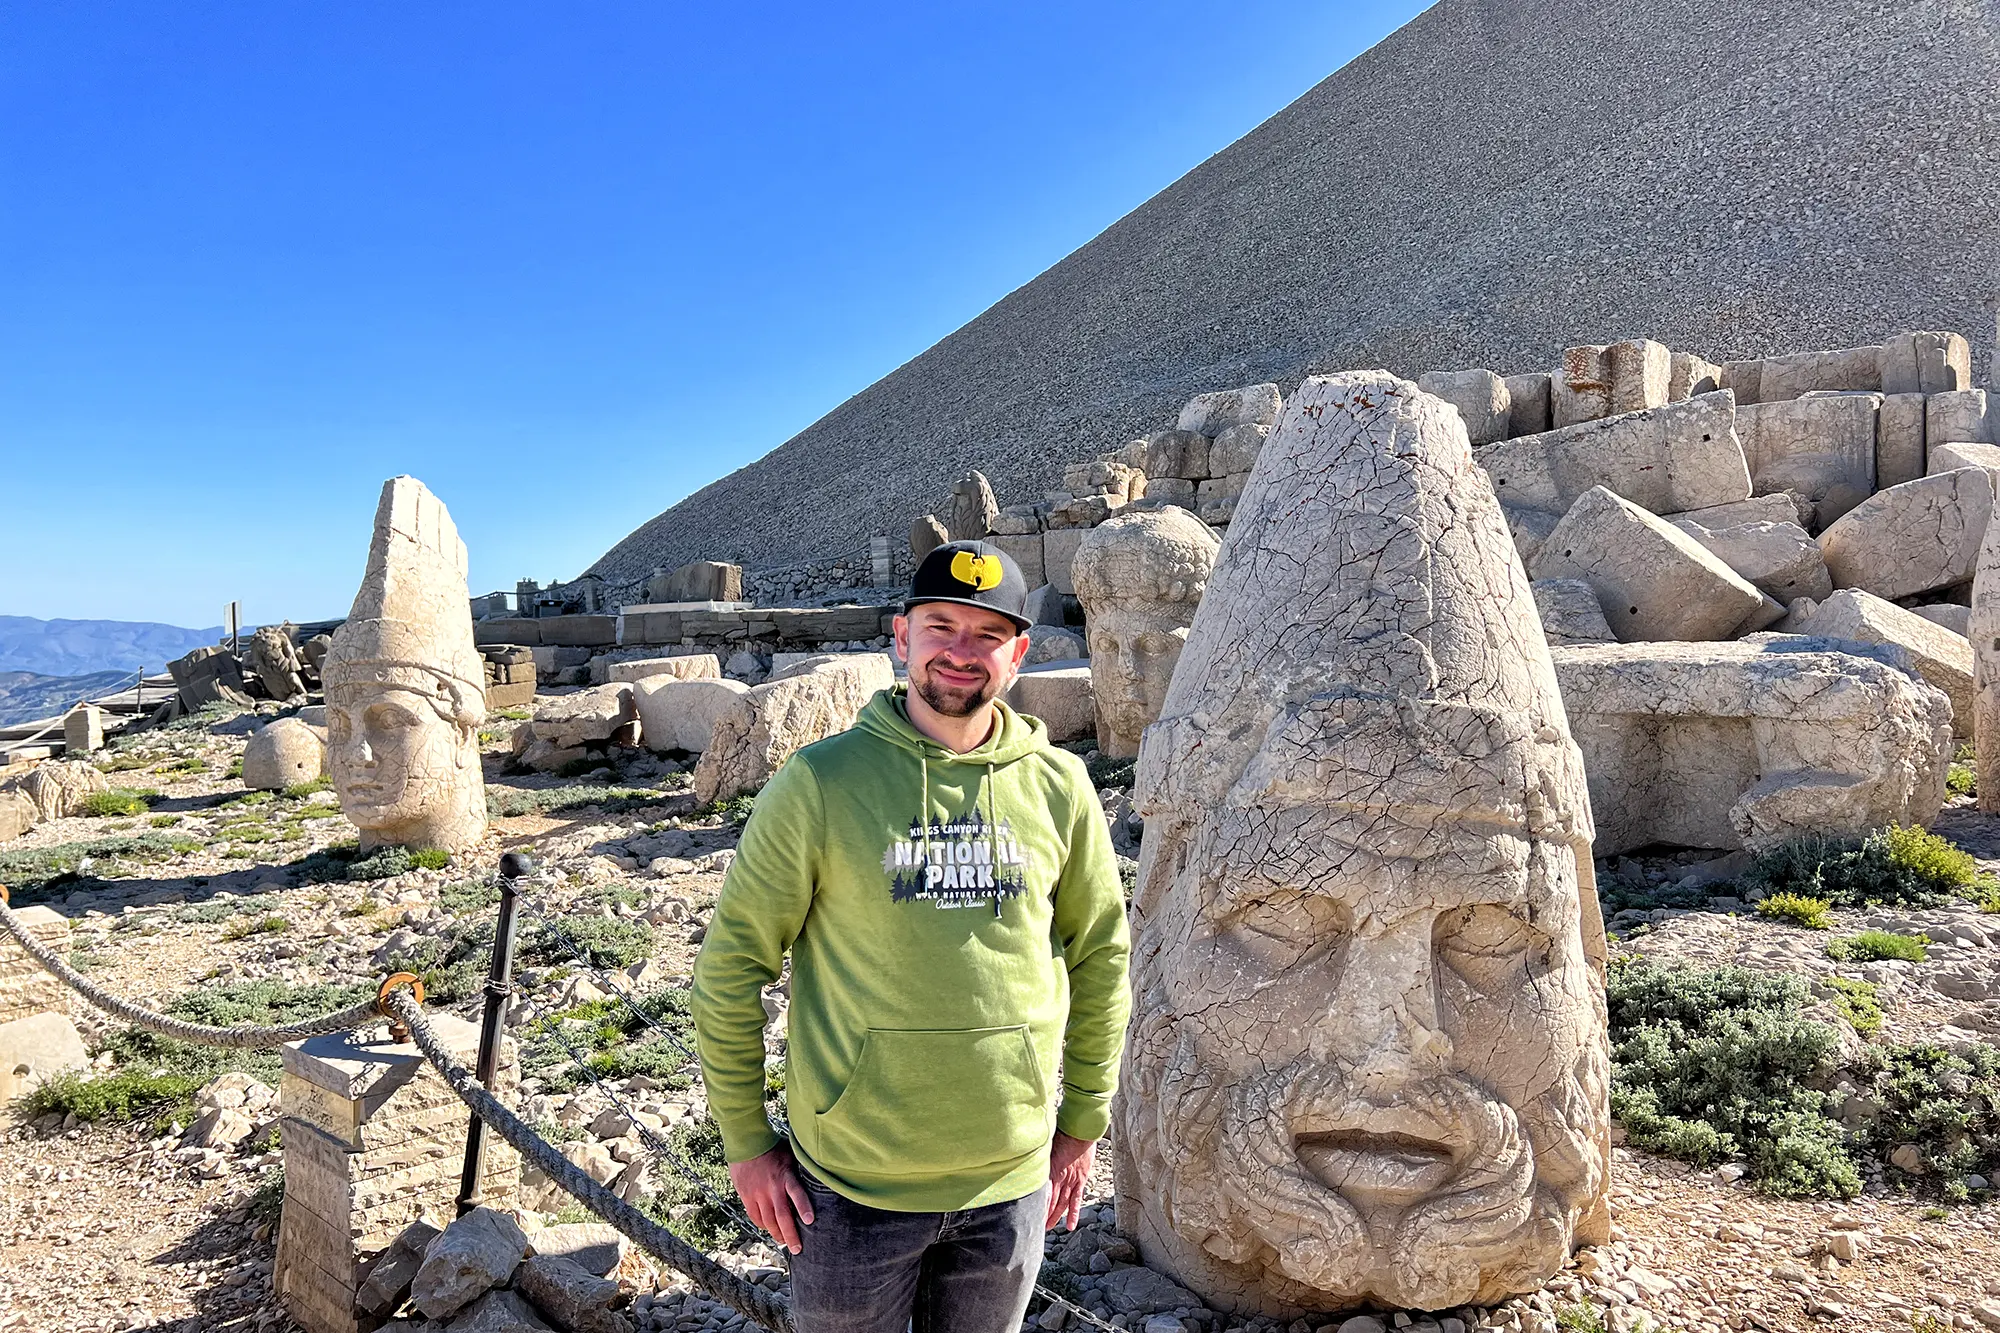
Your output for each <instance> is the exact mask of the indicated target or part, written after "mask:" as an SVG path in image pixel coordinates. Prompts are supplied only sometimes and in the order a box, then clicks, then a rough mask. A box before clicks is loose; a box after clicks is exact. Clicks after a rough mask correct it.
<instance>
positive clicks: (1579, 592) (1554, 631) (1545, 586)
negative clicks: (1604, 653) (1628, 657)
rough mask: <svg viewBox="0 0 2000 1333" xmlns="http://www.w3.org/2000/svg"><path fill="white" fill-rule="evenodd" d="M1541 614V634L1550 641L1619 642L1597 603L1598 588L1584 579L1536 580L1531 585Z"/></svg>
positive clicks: (1557, 642) (1554, 642) (1536, 608)
mask: <svg viewBox="0 0 2000 1333" xmlns="http://www.w3.org/2000/svg"><path fill="white" fill-rule="evenodd" d="M1528 586H1529V588H1530V589H1531V590H1532V591H1533V592H1534V594H1535V610H1536V611H1538V612H1540V613H1541V617H1542V633H1543V635H1544V636H1545V637H1546V638H1547V639H1548V641H1549V642H1550V643H1551V644H1562V643H1616V642H1617V641H1618V636H1617V635H1616V634H1613V633H1612V632H1611V625H1610V622H1608V621H1607V620H1605V618H1604V608H1603V607H1602V606H1600V605H1599V604H1598V601H1597V591H1596V589H1594V588H1592V587H1591V586H1590V584H1588V583H1586V582H1585V581H1584V580H1582V579H1537V580H1536V581H1535V582H1534V583H1531V584H1530V585H1528Z"/></svg>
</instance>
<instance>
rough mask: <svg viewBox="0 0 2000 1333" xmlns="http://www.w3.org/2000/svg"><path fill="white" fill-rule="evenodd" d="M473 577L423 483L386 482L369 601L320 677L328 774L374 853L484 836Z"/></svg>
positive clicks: (482, 673)
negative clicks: (469, 585)
mask: <svg viewBox="0 0 2000 1333" xmlns="http://www.w3.org/2000/svg"><path fill="white" fill-rule="evenodd" d="M465 576H466V553H465V543H464V542H462V541H460V540H459V537H458V529H457V528H456V527H455V526H454V525H453V523H452V521H451V515H450V514H449V513H447V512H446V511H445V507H444V504H443V503H442V502H441V501H439V500H438V498H437V497H436V496H434V495H432V494H431V493H430V491H428V490H427V489H425V487H424V484H423V483H422V482H420V481H418V480H417V479H416V478H414V477H394V478H391V479H390V480H389V481H387V482H385V483H384V484H383V487H382V501H381V504H380V506H379V507H378V508H377V510H376V513H375V537H374V541H373V543H372V544H371V545H370V547H369V551H368V569H367V572H366V573H365V574H364V575H363V576H362V580H361V591H360V592H359V593H358V594H356V596H355V599H354V609H353V610H352V611H351V612H350V613H349V615H348V618H347V621H346V623H344V624H343V625H341V627H340V628H339V629H337V630H335V631H334V634H333V645H332V647H331V648H329V649H328V651H327V656H326V662H325V664H324V665H323V667H322V668H321V675H322V678H323V679H324V681H325V683H326V705H327V708H326V718H327V746H328V756H327V757H328V766H329V767H330V768H331V770H332V773H333V785H334V790H335V791H336V792H337V793H338V794H339V796H340V808H341V810H342V811H343V812H344V813H345V814H346V815H347V817H348V819H349V820H350V821H352V822H353V824H354V826H355V827H356V828H358V829H359V830H360V831H361V850H362V851H363V852H367V851H370V850H372V849H374V848H376V847H382V846H399V847H441V848H444V849H446V850H448V851H464V850H466V849H467V848H469V847H471V846H472V845H473V844H475V843H477V842H478V841H479V839H480V836H481V835H482V834H483V833H484V832H485V829H486V785H485V781H484V779H483V777H482V776H481V774H480V768H479V726H480V724H481V723H482V722H484V721H485V720H486V684H485V682H486V669H485V665H484V663H483V662H482V661H481V659H480V656H479V650H478V648H477V647H476V646H475V645H474V642H473V634H472V612H471V605H470V602H469V601H468V599H467V594H466V581H465Z"/></svg>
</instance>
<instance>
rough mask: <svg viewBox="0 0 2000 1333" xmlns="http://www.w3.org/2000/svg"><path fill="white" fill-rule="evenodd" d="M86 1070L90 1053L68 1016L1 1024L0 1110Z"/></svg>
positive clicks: (43, 1016)
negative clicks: (62, 1076)
mask: <svg viewBox="0 0 2000 1333" xmlns="http://www.w3.org/2000/svg"><path fill="white" fill-rule="evenodd" d="M10 938H11V937H10ZM88 1068H90V1052H89V1051H87V1050H85V1049H84V1045H83V1034H82V1033H80V1032H78V1031H77V1030H76V1024H74V1023H72V1022H71V1021H70V1020H69V1016H68V1015H67V1014H55V1013H47V1014H29V1015H28V1016H26V1017H25V1018H15V1019H10V1020H8V1021H7V1022H5V1023H0V1106H4V1105H6V1104H7V1103H8V1102H11V1101H13V1100H14V1099H15V1098H16V1097H24V1096H26V1095H27V1094H28V1093H30V1092H33V1091H34V1090H35V1089H36V1088H38V1087H40V1086H41V1085H42V1084H43V1083H46V1082H47V1081H48V1080H50V1079H52V1078H55V1077H56V1076H58V1075H60V1074H68V1073H72V1072H74V1071H76V1070H81V1069H88Z"/></svg>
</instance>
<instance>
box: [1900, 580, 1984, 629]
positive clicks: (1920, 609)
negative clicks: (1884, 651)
mask: <svg viewBox="0 0 2000 1333" xmlns="http://www.w3.org/2000/svg"><path fill="white" fill-rule="evenodd" d="M1976 583H1977V580H1975V585H1976ZM1910 614H1912V615H1918V616H1922V617H1923V618H1924V619H1925V620H1928V621H1930V622H1931V623H1932V624H1933V625H1942V626H1944V627H1945V628H1946V629H1948V630H1950V631H1951V632H1952V633H1954V634H1963V635H1965V636H1966V637H1967V638H1971V637H1972V627H1971V626H1972V608H1971V607H1969V606H1960V605H1959V604H1958V603H1956V602H1934V603H1932V604H1931V605H1929V606H1913V607H1911V608H1910Z"/></svg>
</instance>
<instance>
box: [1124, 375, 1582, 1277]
mask: <svg viewBox="0 0 2000 1333" xmlns="http://www.w3.org/2000/svg"><path fill="white" fill-rule="evenodd" d="M1137 796H1138V807H1139V809H1140V810H1141V812H1142V813H1143V814H1144V815H1145V816H1146V821H1147V823H1146V838H1145V844H1144V847H1143V849H1142V851H1141V854H1140V869H1139V887H1138V893H1137V896H1136V899H1135V902H1134V908H1135V914H1136V930H1135V937H1134V951H1133V988H1134V993H1135V1000H1136V1012H1135V1014H1134V1020H1133V1026H1132V1029H1131V1036H1130V1038H1129V1049H1128V1065H1127V1069H1128V1074H1127V1078H1126V1082H1125V1086H1124V1087H1123V1088H1122V1089H1121V1092H1120V1101H1119V1105H1118V1109H1117V1115H1118V1124H1119V1133H1118V1135H1117V1136H1116V1144H1117V1153H1118V1160H1117V1168H1118V1221H1119V1226H1120V1228H1121V1229H1122V1230H1124V1231H1126V1232H1127V1233H1128V1234H1130V1235H1132V1236H1133V1237H1135V1238H1136V1239H1137V1241H1138V1243H1139V1246H1140V1248H1141V1250H1142V1251H1143V1253H1144V1255H1145V1257H1146V1259H1147V1260H1148V1261H1149V1262H1151V1263H1153V1264H1155V1265H1157V1266H1161V1267H1164V1268H1166V1269H1168V1270H1170V1271H1172V1272H1173V1273H1174V1274H1176V1275H1177V1276H1178V1277H1179V1278H1180V1280H1181V1281H1182V1282H1184V1283H1185V1284H1187V1285H1188V1286H1190V1287H1192V1288H1194V1289H1195V1290H1197V1291H1199V1292H1200V1293H1201V1294H1202V1295H1203V1296H1204V1297H1205V1298H1206V1299H1207V1300H1209V1301H1210V1302H1211V1303H1212V1304H1216V1305H1220V1306H1222V1307H1224V1308H1227V1309H1231V1310H1234V1311H1237V1312H1239V1313H1244V1312H1252V1311H1255V1312H1261V1313H1264V1314H1270V1315H1277V1316H1285V1317H1291V1316H1296V1315H1298V1314H1302V1313H1305V1312H1308V1311H1322V1310H1337V1309H1340V1308H1343V1307H1347V1306H1351V1305H1355V1304H1358V1303H1361V1302H1364V1301H1372V1302H1376V1303H1379V1304H1382V1305H1387V1306H1391V1307H1421V1308H1426V1309H1436V1308H1440V1307H1444V1306H1450V1305H1456V1304H1465V1303H1472V1302H1490V1301H1493V1300H1496V1299H1498V1298H1499V1297H1501V1296H1503V1295H1505V1294H1507V1293H1509V1292H1519V1291H1523V1290H1527V1289H1531V1288H1533V1287H1535V1286H1536V1285H1538V1284H1539V1283H1540V1282H1542V1281H1543V1280H1544V1279H1546V1278H1548V1277H1549V1276H1550V1275H1552V1274H1553V1273H1555V1272H1556V1271H1557V1270H1558V1269H1559V1268H1560V1267H1561V1266H1562V1264H1563V1263H1564V1261H1565V1260H1566V1258H1567V1256H1568V1255H1569V1252H1570V1250H1571V1248H1572V1246H1573V1245H1574V1244H1577V1243H1582V1242H1584V1241H1587V1240H1595V1239H1601V1238H1602V1237H1603V1236H1604V1235H1605V1232H1606V1227H1607V1222H1606V1217H1605V1213H1604V1203H1603V1200H1604V1190H1605V1184H1606V1177H1607V1171H1608V1166H1609V1159H1610V1150H1609V1145H1608V1130H1609V1111H1608V1108H1607V1079H1608V1054H1607V1048H1606V1036H1605V1026H1604V1024H1605V1017H1604V997H1603V977H1602V969H1603V957H1604V934H1603V925H1602V923H1601V921H1600V920H1599V918H1598V915H1597V906H1596V896H1595V887H1594V882H1593V877H1592V871H1591V861H1590V835H1591V825H1590V807H1589V802H1588V799H1587V796H1586V794H1585V786H1584V775H1583V767H1582V762H1581V759H1580V757H1579V755H1578V753H1577V749H1576V746H1575V745H1574V744H1573V743H1572V742H1571V740H1570V736H1569V729H1568V725H1567V723H1566V721H1565V719H1564V715H1563V708H1562V702H1561V699H1560V698H1559V697H1558V695H1557V691H1556V681H1555V675H1554V671H1553V669H1552V667H1551V665H1550V658H1549V650H1548V648H1547V647H1546V646H1545V644H1544V643H1543V640H1542V628H1541V624H1540V621H1539V618H1538V616H1537V614H1536V610H1535V603H1534V599H1533V597H1532V595H1531V594H1530V592H1529V588H1528V580H1527V576H1526V574H1525V573H1524V571H1523V570H1522V568H1521V563H1520V561H1519V559H1518V558H1517V557H1516V556H1515V554H1514V550H1513V546H1512V542H1511V540H1510V538H1509V536H1508V531H1507V525H1506V522H1505V521H1504V520H1503V518H1502V516H1501V513H1500V507H1499V505H1498V503H1497V502H1496V501H1495V499H1494V497H1493V492H1492V490H1491V489H1490V486H1489V484H1488V482H1487V480H1486V478H1485V476H1484V475H1483V474H1482V473H1481V471H1480V470H1479V469H1478V468H1476V467H1475V466H1474V465H1473V462H1472V458H1471V451H1470V449H1469V447H1468V445H1467V443H1466V436H1465V429H1464V426H1463V424H1462V423H1461V422H1460V421H1459V419H1458V415H1457V413H1456V412H1454V411H1453V410H1452V409H1451V408H1450V407H1449V405H1447V404H1445V403H1443V402H1441V401H1439V400H1437V399H1435V398H1431V397H1428V396H1425V395H1421V394H1419V393H1418V392H1417V390H1416V389H1415V387H1414V386H1412V385H1410V384H1407V383H1405V382H1403V381H1401V380H1398V379H1395V378H1393V377H1391V376H1389V375H1387V374H1384V373H1380V372H1376V373H1367V374H1348V375H1336V376H1331V377H1327V378H1321V379H1311V380H1308V381H1307V382H1306V383H1305V385H1304V386H1302V387H1301V389H1300V390H1299V392H1298V394H1297V396H1296V397H1295V398H1293V399H1292V400H1291V401H1290V402H1289V403H1287V404H1286V406H1285V410H1284V414H1283V416H1282V418H1281V419H1280V421H1279V423H1278V425H1277V428H1276V429H1275V430H1274V431H1273V432H1272V435H1271V438H1270V441H1269V443H1268V444H1267V445H1266V446H1265V448H1264V450H1263V452H1262V454H1261V456H1260V457H1259V459H1258V463H1257V467H1256V470H1255V471H1254V472H1253V474H1252V475H1251V478H1250V482H1249V485H1248V486H1247V488H1246V489H1245V491H1244V493H1243V497H1242V502H1241V504H1240V505H1239V507H1238V509H1237V513H1236V521H1235V523H1234V524H1233V525H1232V526H1231V528H1230V535H1229V536H1228V538H1227V539H1226V540H1225V541H1224V543H1223V546H1222V551H1221V554H1220V556H1219V558H1218V560H1217V562H1216V566H1215V570H1214V573H1213V577H1212V578H1211V580H1210V586H1209V592H1208V595H1207V597H1206V598H1205V599H1204V600H1203V603H1202V606H1201V609H1200V610H1199V612H1198V613H1197V614H1196V616H1195V620H1194V625H1193V628H1192V630H1191V632H1190V634H1189V636H1188V642H1187V646H1186V648H1185V649H1184V651H1183V653H1182V659H1181V667H1180V669H1179V670H1178V671H1177V672H1176V673H1175V676H1174V682H1173V685H1172V687H1171V689H1170V690H1169V691H1168V694H1167V699H1166V705H1165V708H1164V710H1163V712H1162V714H1161V717H1160V720H1159V721H1158V722H1157V723H1155V724H1154V726H1153V727H1152V728H1151V729H1150V730H1148V732H1147V733H1146V738H1145V743H1144V746H1143V748H1142V750H1141V755H1140V760H1139V778H1138V792H1137Z"/></svg>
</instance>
